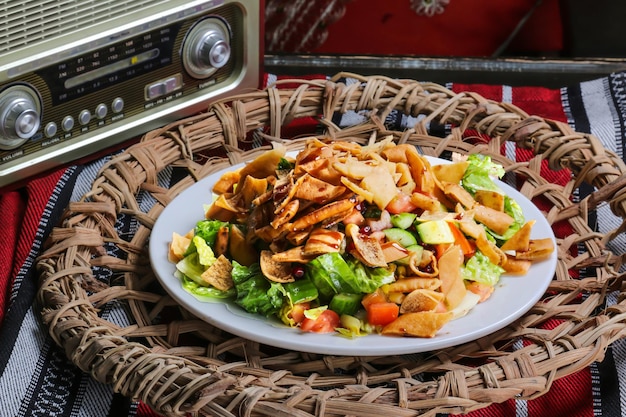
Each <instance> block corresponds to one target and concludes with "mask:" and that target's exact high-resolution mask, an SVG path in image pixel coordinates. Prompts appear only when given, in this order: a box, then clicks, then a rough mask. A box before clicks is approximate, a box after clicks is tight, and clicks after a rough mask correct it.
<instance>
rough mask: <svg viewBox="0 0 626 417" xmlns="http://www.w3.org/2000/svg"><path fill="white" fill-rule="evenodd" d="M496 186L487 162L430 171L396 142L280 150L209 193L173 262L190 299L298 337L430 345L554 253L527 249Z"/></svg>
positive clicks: (514, 214) (177, 240)
mask: <svg viewBox="0 0 626 417" xmlns="http://www.w3.org/2000/svg"><path fill="white" fill-rule="evenodd" d="M502 175H504V169H503V168H502V166H500V165H498V164H496V163H494V162H493V161H492V160H491V159H490V157H488V156H484V155H469V156H467V158H466V159H465V160H462V161H458V162H452V163H446V164H441V165H435V164H432V165H431V164H430V163H429V160H428V159H427V158H425V157H423V156H422V155H420V154H419V152H418V150H417V149H416V147H415V146H413V145H410V144H396V143H395V142H394V141H392V139H391V138H386V139H384V140H381V141H379V142H377V143H374V144H371V145H367V146H362V145H359V144H356V143H352V142H348V141H331V140H326V139H324V138H319V137H311V138H308V139H307V140H306V142H305V146H304V148H303V149H302V150H301V151H299V152H298V153H297V154H295V155H292V154H291V153H290V154H288V153H287V152H286V150H285V147H284V146H283V145H280V144H275V146H274V148H273V149H272V150H269V151H267V152H265V153H264V154H262V155H260V156H258V157H257V158H256V159H254V160H253V161H251V162H249V163H247V164H245V165H244V166H243V167H242V168H240V169H236V170H232V171H229V172H225V173H224V174H222V175H221V177H220V178H219V180H217V182H216V183H215V185H214V186H213V189H212V190H211V191H212V193H209V192H208V190H207V200H208V201H210V204H208V205H207V206H206V207H205V218H202V219H198V221H197V223H196V225H195V227H194V228H193V230H190V231H175V232H174V233H173V235H172V241H171V243H170V246H169V252H168V259H169V261H170V262H173V263H175V264H176V273H175V275H176V277H177V278H178V279H180V281H181V283H182V286H183V287H184V288H185V290H186V291H188V292H189V293H191V294H193V295H194V296H195V297H196V298H198V299H200V300H212V301H215V300H216V299H217V300H219V299H224V300H229V301H231V302H233V303H234V304H236V305H238V306H239V307H241V308H242V309H243V310H245V311H247V312H249V313H252V314H258V315H260V316H263V317H267V318H274V319H278V320H280V321H282V322H283V323H285V324H286V325H288V326H291V327H294V328H296V329H299V330H301V331H304V332H320V333H326V332H337V333H339V334H341V335H343V336H347V337H355V336H362V335H367V334H372V333H377V334H382V335H389V336H413V337H434V336H435V335H436V333H437V331H438V330H439V329H441V328H442V327H443V326H444V325H445V324H446V323H447V322H448V321H450V320H453V319H455V318H458V317H460V316H463V315H465V314H466V313H467V312H468V311H469V310H471V309H472V308H473V307H474V306H475V305H476V304H477V303H481V302H485V301H486V300H488V298H489V297H490V295H491V294H492V292H493V291H494V288H495V287H496V284H497V283H498V281H499V279H500V277H501V275H502V274H513V275H524V274H526V273H527V271H528V270H529V268H530V266H531V264H532V263H533V262H537V261H541V260H544V259H546V258H548V257H549V256H550V254H551V253H552V252H553V251H554V249H555V248H554V242H553V240H552V239H551V238H549V237H546V238H540V239H532V238H531V230H532V227H533V224H534V223H535V222H534V220H529V221H526V220H525V219H524V213H523V212H522V210H521V208H520V206H519V204H518V203H517V202H516V201H515V200H513V199H512V198H510V197H509V196H507V195H506V194H505V193H504V192H503V190H502V189H501V188H500V187H498V185H497V183H496V182H495V181H494V178H498V177H501V176H502ZM211 198H212V200H211ZM180 233H186V234H180ZM487 302H488V301H487Z"/></svg>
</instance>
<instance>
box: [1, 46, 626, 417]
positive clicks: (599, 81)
mask: <svg viewBox="0 0 626 417" xmlns="http://www.w3.org/2000/svg"><path fill="white" fill-rule="evenodd" d="M279 59H280V58H278V57H271V58H269V62H270V63H273V65H274V64H276V65H278V66H280V68H282V69H281V74H282V73H285V72H287V69H288V67H287V66H281V65H282V64H280V63H278V60H279ZM318 59H322V58H319V57H318ZM294 62H295V61H294ZM294 62H292V63H291V64H290V65H292V64H293V65H295V64H294ZM300 64H301V62H300V63H298V65H300ZM369 64H370V63H368V65H369ZM613 64H614V65H617V66H621V65H622V63H621V62H613V63H612V65H613ZM276 65H275V66H271V65H270V66H269V69H276V68H278V67H277V66H276ZM332 65H339V66H341V62H338V61H333V63H332ZM290 68H291V69H292V70H293V69H294V68H295V67H294V66H291V67H290ZM327 68H330V66H329V67H323V68H322V69H327ZM266 69H268V68H266ZM343 69H345V67H344V68H343ZM355 69H358V67H355ZM457 69H458V68H457ZM309 70H310V68H309ZM316 70H317V68H316ZM316 72H317V71H316ZM296 75H298V76H300V75H301V74H296ZM587 75H588V74H587ZM276 76H277V75H276V74H275V73H269V74H268V76H267V77H266V81H267V82H272V81H274V80H275V79H276ZM281 76H282V75H281ZM390 76H391V75H390ZM446 84H447V85H449V87H450V88H451V89H453V90H454V91H462V90H467V89H469V90H471V91H475V92H477V93H478V94H481V95H482V96H484V97H486V98H491V99H494V100H497V101H502V102H508V103H513V104H515V105H517V106H519V107H520V108H522V109H524V110H525V111H527V112H528V113H532V114H537V115H540V116H542V117H546V118H550V119H554V120H560V121H563V122H566V123H569V124H570V125H571V126H572V127H573V128H574V129H575V130H577V131H581V132H591V133H593V134H594V135H596V136H598V138H599V139H600V140H601V141H602V143H603V145H604V146H605V147H607V148H609V149H611V150H613V151H614V152H616V153H617V154H618V155H620V156H621V157H624V146H625V144H624V141H623V138H624V137H625V136H626V93H625V92H626V74H625V73H621V72H618V73H615V74H611V75H607V76H602V77H599V78H595V79H591V80H585V81H582V82H581V81H580V80H578V81H576V82H572V83H567V84H562V85H560V86H558V87H547V86H528V85H520V86H511V85H509V84H507V85H504V84H501V83H497V82H493V83H489V84H470V83H462V82H458V81H457V82H454V83H452V82H446ZM106 159H107V157H106V156H105V157H103V158H99V159H97V160H95V161H93V162H90V163H88V164H84V165H77V166H70V167H69V168H62V169H59V170H57V171H55V172H52V173H49V174H47V175H45V176H42V177H40V178H34V179H31V180H30V181H28V182H27V183H26V184H25V185H24V186H23V187H21V188H20V189H17V190H12V191H9V192H6V193H3V194H0V224H2V225H3V229H4V232H3V236H2V238H0V244H1V245H2V250H1V251H0V266H1V268H0V271H1V272H0V274H1V275H0V285H2V287H3V289H4V291H3V293H2V296H1V298H0V340H2V341H3V343H2V345H1V347H0V398H1V399H2V404H3V407H2V408H0V417H3V416H7V417H8V416H12V417H14V416H38V415H42V416H44V415H45V416H54V417H56V416H93V417H97V416H106V415H116V416H126V415H128V416H133V415H135V416H152V415H153V413H152V412H151V411H150V410H149V408H148V407H147V406H146V405H145V404H143V403H142V402H140V401H132V400H130V399H127V398H125V397H123V396H121V395H120V394H117V393H114V392H113V390H112V388H111V387H110V386H107V385H102V384H99V383H96V382H94V381H93V380H92V379H91V377H90V376H89V375H87V374H85V373H83V372H81V371H80V370H78V369H76V368H75V367H74V366H72V365H71V364H70V363H69V362H68V360H67V359H66V357H65V353H64V352H62V351H60V349H58V348H57V347H56V345H55V344H54V342H52V340H51V339H50V337H48V336H47V333H46V329H45V328H44V327H43V326H42V325H41V323H40V320H39V318H38V315H39V310H38V308H37V306H36V305H35V304H34V303H33V301H34V296H35V293H36V290H37V274H36V271H35V270H34V263H35V258H36V257H37V255H38V254H39V253H40V251H41V248H42V246H43V244H44V241H45V238H46V237H47V236H48V234H49V233H50V231H51V229H52V227H53V226H54V225H55V224H57V222H58V221H59V220H60V216H61V213H62V210H63V208H64V207H65V206H66V205H67V203H68V202H69V201H76V200H78V199H79V198H80V197H81V196H82V195H84V194H85V193H86V192H87V191H88V189H89V186H90V184H91V181H92V180H93V178H95V176H96V173H97V171H98V169H99V167H101V166H102V165H103V164H104V162H105V161H106ZM596 218H597V219H598V228H599V230H600V231H602V230H604V229H607V228H609V227H613V226H614V222H615V221H616V219H614V218H612V217H611V215H610V212H607V208H606V207H603V208H601V209H599V210H598V213H597V216H596ZM618 244H623V243H622V242H619V243H618ZM616 250H617V251H621V252H619V253H624V252H626V250H625V248H624V247H619V248H617V249H616ZM625 388H626V343H622V342H621V341H619V342H616V343H615V344H614V345H613V346H611V347H610V348H609V349H608V350H607V352H606V356H605V359H604V360H603V361H602V362H594V363H592V364H591V365H590V366H589V367H588V369H586V370H584V371H580V372H577V373H575V374H572V375H569V376H567V377H564V378H561V379H557V380H556V381H555V382H554V384H553V386H552V389H551V390H550V392H548V393H547V394H545V395H543V396H541V397H539V398H537V399H533V400H509V401H506V402H504V403H502V404H494V405H492V406H490V407H487V408H485V409H482V410H478V411H474V412H472V413H470V415H472V416H476V417H478V416H485V417H487V416H490V417H498V416H503V417H504V416H512V415H515V416H531V417H536V416H545V415H550V416H551V417H558V416H570V417H591V416H596V415H606V416H618V415H624V413H626V409H624V407H625V406H623V405H622V404H626V402H625V401H624V400H625V399H626V394H623V392H624V390H625Z"/></svg>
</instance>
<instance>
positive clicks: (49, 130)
mask: <svg viewBox="0 0 626 417" xmlns="http://www.w3.org/2000/svg"><path fill="white" fill-rule="evenodd" d="M43 131H44V134H45V135H46V137H47V138H51V137H52V136H54V135H56V134H57V124H56V123H54V122H50V123H48V124H47V125H46V127H45V128H44V130H43Z"/></svg>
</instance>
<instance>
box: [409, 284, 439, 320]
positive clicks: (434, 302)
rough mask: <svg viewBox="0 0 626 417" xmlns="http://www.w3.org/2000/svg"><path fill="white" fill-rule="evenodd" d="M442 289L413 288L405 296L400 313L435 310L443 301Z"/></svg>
mask: <svg viewBox="0 0 626 417" xmlns="http://www.w3.org/2000/svg"><path fill="white" fill-rule="evenodd" d="M443 298H444V295H443V293H442V292H440V291H434V290H429V289H417V290H413V291H411V292H410V293H408V294H407V295H406V297H404V299H403V300H402V304H401V305H400V314H406V313H417V312H418V311H434V310H435V309H436V308H437V306H438V305H439V303H441V302H442V301H443Z"/></svg>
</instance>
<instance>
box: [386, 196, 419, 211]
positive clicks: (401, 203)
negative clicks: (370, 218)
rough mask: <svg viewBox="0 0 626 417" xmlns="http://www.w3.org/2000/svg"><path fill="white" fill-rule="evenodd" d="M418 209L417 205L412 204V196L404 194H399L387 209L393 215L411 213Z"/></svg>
mask: <svg viewBox="0 0 626 417" xmlns="http://www.w3.org/2000/svg"><path fill="white" fill-rule="evenodd" d="M416 208H417V207H416V206H415V204H413V203H412V202H411V196H410V195H407V194H404V193H398V195H396V196H395V197H394V198H393V200H391V201H390V202H389V204H387V207H385V209H386V210H387V211H388V212H389V213H391V214H398V213H411V212H412V211H413V210H415V209H416Z"/></svg>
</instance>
